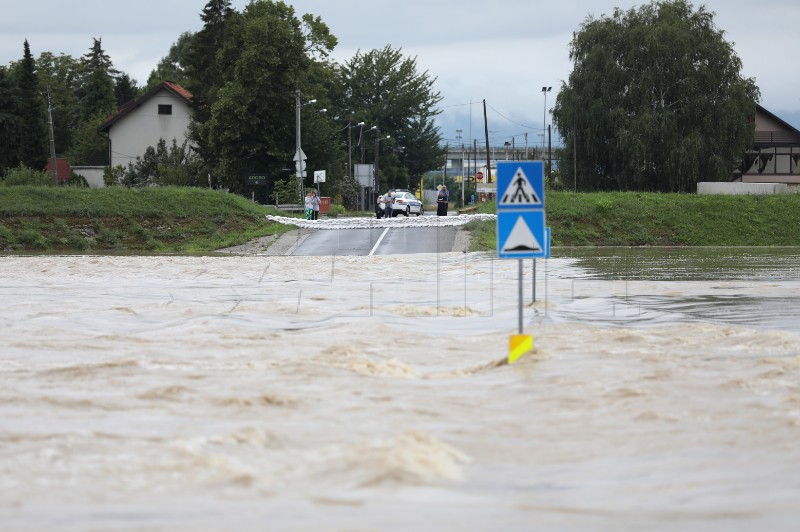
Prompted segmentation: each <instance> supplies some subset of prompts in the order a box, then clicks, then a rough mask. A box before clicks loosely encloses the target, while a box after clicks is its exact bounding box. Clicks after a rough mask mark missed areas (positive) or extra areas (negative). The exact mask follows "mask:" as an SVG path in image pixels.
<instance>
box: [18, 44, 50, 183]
mask: <svg viewBox="0 0 800 532" xmlns="http://www.w3.org/2000/svg"><path fill="white" fill-rule="evenodd" d="M16 77H17V87H18V89H19V113H20V116H21V117H22V121H23V122H22V128H21V129H20V130H19V159H20V162H21V163H22V164H24V165H26V166H29V167H30V168H33V169H36V170H41V169H43V168H44V167H45V165H46V164H47V158H48V149H47V146H48V135H47V107H46V104H45V101H44V98H43V96H42V93H41V92H40V90H39V78H38V76H37V75H36V62H35V61H34V59H33V56H32V55H31V48H30V46H29V45H28V41H27V39H26V40H25V44H24V49H23V56H22V61H21V62H20V63H19V65H18V68H17V70H16Z"/></svg>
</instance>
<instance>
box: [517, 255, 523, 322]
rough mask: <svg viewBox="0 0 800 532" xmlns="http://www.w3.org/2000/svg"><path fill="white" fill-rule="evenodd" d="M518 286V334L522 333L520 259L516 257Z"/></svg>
mask: <svg viewBox="0 0 800 532" xmlns="http://www.w3.org/2000/svg"><path fill="white" fill-rule="evenodd" d="M517 262H518V268H517V269H518V270H519V271H518V283H517V284H518V286H519V305H518V307H519V312H518V314H519V327H518V330H519V334H522V259H518V260H517Z"/></svg>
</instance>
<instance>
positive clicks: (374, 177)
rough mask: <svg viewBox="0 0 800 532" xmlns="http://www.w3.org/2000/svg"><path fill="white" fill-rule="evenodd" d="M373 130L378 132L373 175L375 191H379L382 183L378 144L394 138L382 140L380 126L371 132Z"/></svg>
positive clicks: (388, 137)
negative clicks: (379, 174) (379, 175)
mask: <svg viewBox="0 0 800 532" xmlns="http://www.w3.org/2000/svg"><path fill="white" fill-rule="evenodd" d="M372 130H374V131H375V132H376V134H375V167H374V168H373V174H374V175H373V179H374V186H375V190H378V188H379V187H380V183H381V182H380V179H379V178H378V160H379V158H378V153H379V151H380V150H379V145H378V143H379V142H380V141H381V140H385V139H390V138H392V136H391V135H386V137H384V138H381V129H380V128H379V127H378V126H372V127H371V128H370V131H372Z"/></svg>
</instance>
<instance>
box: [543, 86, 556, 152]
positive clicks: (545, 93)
mask: <svg viewBox="0 0 800 532" xmlns="http://www.w3.org/2000/svg"><path fill="white" fill-rule="evenodd" d="M552 89H553V87H542V94H544V109H542V153H544V132H545V131H546V130H547V93H548V92H550V91H551V90H552Z"/></svg>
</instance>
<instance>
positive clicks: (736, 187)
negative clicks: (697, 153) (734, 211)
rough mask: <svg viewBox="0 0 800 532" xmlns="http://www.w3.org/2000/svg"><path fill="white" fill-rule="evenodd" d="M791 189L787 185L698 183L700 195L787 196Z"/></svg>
mask: <svg viewBox="0 0 800 532" xmlns="http://www.w3.org/2000/svg"><path fill="white" fill-rule="evenodd" d="M788 192H789V187H788V186H787V185H786V184H785V183H738V182H734V183H722V182H702V183H697V193H698V194H758V195H766V194H786V193H788Z"/></svg>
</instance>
